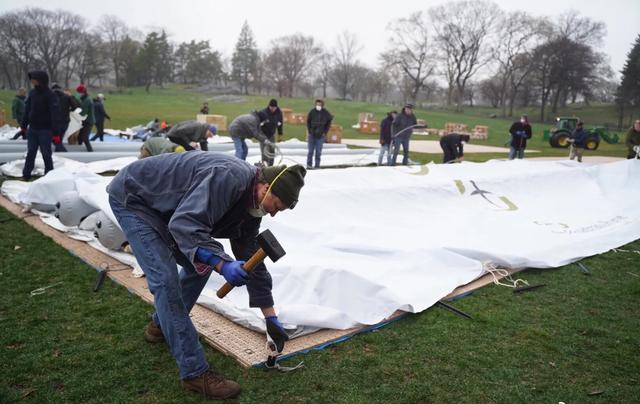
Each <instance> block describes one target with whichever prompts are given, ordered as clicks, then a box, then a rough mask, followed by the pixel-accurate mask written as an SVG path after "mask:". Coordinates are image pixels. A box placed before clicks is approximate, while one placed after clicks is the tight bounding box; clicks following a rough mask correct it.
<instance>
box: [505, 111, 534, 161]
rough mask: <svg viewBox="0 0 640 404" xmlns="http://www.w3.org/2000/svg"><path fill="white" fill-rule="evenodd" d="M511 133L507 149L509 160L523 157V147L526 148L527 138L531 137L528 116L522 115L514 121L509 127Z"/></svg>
mask: <svg viewBox="0 0 640 404" xmlns="http://www.w3.org/2000/svg"><path fill="white" fill-rule="evenodd" d="M509 133H510V134H511V143H510V150H509V160H513V159H516V158H517V159H522V158H524V149H526V148H527V139H531V134H532V131H531V125H529V118H528V117H527V116H526V115H522V116H521V117H520V120H519V121H517V122H514V123H513V125H511V128H510V129H509Z"/></svg>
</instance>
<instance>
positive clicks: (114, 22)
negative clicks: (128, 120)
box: [97, 15, 129, 87]
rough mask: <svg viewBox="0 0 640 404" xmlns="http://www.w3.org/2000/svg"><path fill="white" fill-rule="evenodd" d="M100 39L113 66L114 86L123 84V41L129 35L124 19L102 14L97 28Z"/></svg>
mask: <svg viewBox="0 0 640 404" xmlns="http://www.w3.org/2000/svg"><path fill="white" fill-rule="evenodd" d="M97 32H99V34H100V36H101V37H102V40H103V41H104V42H105V44H106V49H107V52H108V55H109V58H110V59H111V63H112V66H113V74H114V76H115V81H116V86H117V87H120V86H121V85H123V80H122V65H123V61H122V53H123V50H122V48H123V43H124V42H125V39H126V38H128V37H129V28H128V27H127V24H125V22H124V21H122V20H121V19H119V18H118V17H116V16H114V15H104V16H102V18H100V22H99V23H98V29H97Z"/></svg>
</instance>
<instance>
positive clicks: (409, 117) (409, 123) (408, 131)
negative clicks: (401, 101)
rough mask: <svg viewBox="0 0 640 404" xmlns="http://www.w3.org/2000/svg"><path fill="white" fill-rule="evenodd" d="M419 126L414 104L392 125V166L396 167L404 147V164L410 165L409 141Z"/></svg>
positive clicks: (400, 114) (407, 107)
mask: <svg viewBox="0 0 640 404" xmlns="http://www.w3.org/2000/svg"><path fill="white" fill-rule="evenodd" d="M416 124H417V119H416V116H415V115H414V114H413V104H407V105H405V106H404V108H402V111H400V113H399V114H398V115H397V116H396V118H395V119H394V120H393V124H392V125H391V135H392V138H393V156H391V165H392V166H395V165H396V159H397V158H398V153H399V152H400V145H402V164H403V165H405V166H406V165H407V164H409V139H410V138H411V135H412V134H413V129H412V128H413V127H415V126H416Z"/></svg>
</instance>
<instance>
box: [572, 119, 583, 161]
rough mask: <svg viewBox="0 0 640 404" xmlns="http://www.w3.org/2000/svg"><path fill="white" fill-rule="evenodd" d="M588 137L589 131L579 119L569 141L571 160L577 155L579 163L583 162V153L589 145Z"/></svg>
mask: <svg viewBox="0 0 640 404" xmlns="http://www.w3.org/2000/svg"><path fill="white" fill-rule="evenodd" d="M587 137H588V136H587V131H586V130H584V123H583V122H582V121H579V122H578V123H577V124H576V128H575V129H574V130H573V132H572V133H571V136H569V143H571V146H570V147H569V160H573V159H574V158H576V157H577V158H578V163H582V155H583V154H584V149H585V148H586V147H587Z"/></svg>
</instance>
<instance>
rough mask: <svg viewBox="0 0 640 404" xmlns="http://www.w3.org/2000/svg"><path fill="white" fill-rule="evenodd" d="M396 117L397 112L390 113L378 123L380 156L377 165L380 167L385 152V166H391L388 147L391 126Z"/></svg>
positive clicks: (389, 144)
mask: <svg viewBox="0 0 640 404" xmlns="http://www.w3.org/2000/svg"><path fill="white" fill-rule="evenodd" d="M397 115H398V111H391V112H389V113H388V114H387V116H386V117H385V118H384V119H383V120H382V122H380V155H379V156H378V165H379V166H381V165H382V159H383V158H384V154H385V152H386V153H387V165H391V153H390V150H389V147H390V146H391V124H392V123H393V120H394V119H395V118H396V116H397Z"/></svg>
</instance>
